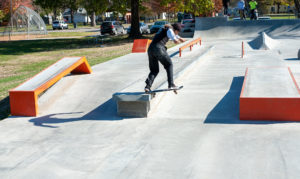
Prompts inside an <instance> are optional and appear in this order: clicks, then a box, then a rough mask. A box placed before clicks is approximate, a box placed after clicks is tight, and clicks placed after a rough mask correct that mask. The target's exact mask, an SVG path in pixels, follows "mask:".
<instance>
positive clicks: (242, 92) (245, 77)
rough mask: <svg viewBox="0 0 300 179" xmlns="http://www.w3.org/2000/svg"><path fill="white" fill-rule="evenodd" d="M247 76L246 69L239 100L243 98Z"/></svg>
mask: <svg viewBox="0 0 300 179" xmlns="http://www.w3.org/2000/svg"><path fill="white" fill-rule="evenodd" d="M247 75H248V68H246V72H245V76H244V83H243V87H242V91H241V95H240V98H242V97H243V94H244V90H245V88H246V80H247Z"/></svg>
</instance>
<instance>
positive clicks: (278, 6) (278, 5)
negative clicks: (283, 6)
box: [277, 3, 280, 14]
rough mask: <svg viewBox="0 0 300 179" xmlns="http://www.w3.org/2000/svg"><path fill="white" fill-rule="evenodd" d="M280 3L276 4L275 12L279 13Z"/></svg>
mask: <svg viewBox="0 0 300 179" xmlns="http://www.w3.org/2000/svg"><path fill="white" fill-rule="evenodd" d="M279 9H280V4H279V3H278V4H277V14H279Z"/></svg>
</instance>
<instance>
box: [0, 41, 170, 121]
mask: <svg viewBox="0 0 300 179" xmlns="http://www.w3.org/2000/svg"><path fill="white" fill-rule="evenodd" d="M110 37H111V39H105V40H104V41H103V45H104V47H100V45H99V44H95V43H94V41H93V38H87V37H84V38H73V39H51V40H49V39H45V40H27V41H10V42H1V43H0V119H3V118H6V117H7V116H8V115H9V99H8V91H9V90H10V89H13V88H15V87H16V86H18V85H19V84H21V83H22V82H24V81H25V80H27V79H29V78H30V77H32V76H34V75H35V74H37V73H38V72H40V71H41V70H43V69H45V68H46V67H48V66H49V65H51V64H53V63H55V62H56V61H58V60H60V59H61V58H63V57H65V56H86V57H87V60H88V62H89V64H90V65H91V66H93V65H96V64H99V63H103V62H105V61H108V60H111V59H114V58H116V57H119V56H123V55H126V54H128V53H130V52H131V48H132V43H133V40H132V39H128V38H127V35H123V36H110ZM145 38H150V39H151V38H153V35H146V36H145ZM171 46H174V44H173V43H170V42H169V43H168V47H171Z"/></svg>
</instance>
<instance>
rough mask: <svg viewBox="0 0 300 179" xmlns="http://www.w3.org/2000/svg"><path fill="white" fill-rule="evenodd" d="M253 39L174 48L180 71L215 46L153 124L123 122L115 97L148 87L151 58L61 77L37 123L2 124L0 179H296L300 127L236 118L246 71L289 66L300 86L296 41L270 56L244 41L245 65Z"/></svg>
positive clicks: (153, 115)
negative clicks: (180, 54)
mask: <svg viewBox="0 0 300 179" xmlns="http://www.w3.org/2000/svg"><path fill="white" fill-rule="evenodd" d="M251 40H253V38H240V39H235V40H226V39H223V40H220V39H214V40H211V39H209V40H205V41H204V42H203V44H205V45H204V46H202V47H196V48H195V49H194V50H193V51H192V52H188V51H186V53H184V56H183V58H179V57H178V54H176V53H175V54H174V52H176V48H177V47H176V48H174V49H171V50H170V51H169V52H170V54H174V56H173V59H174V67H175V69H176V70H175V71H180V70H181V68H183V67H184V66H186V65H187V64H188V63H189V61H192V60H193V59H195V58H197V57H200V55H201V54H203V53H204V52H205V51H206V50H208V49H209V48H210V47H212V46H213V48H212V49H211V51H210V53H209V54H208V55H205V56H202V57H200V60H199V61H198V62H197V63H195V64H194V65H193V68H190V69H189V71H188V72H187V73H184V75H182V76H181V77H179V78H178V79H177V81H176V83H177V84H178V85H184V88H183V89H182V90H181V91H180V92H179V94H178V95H175V94H174V93H172V92H168V93H164V94H163V96H162V97H161V98H160V102H159V103H158V104H157V106H155V107H154V108H153V109H152V110H151V111H150V117H148V118H121V117H118V116H117V115H116V106H115V103H114V101H112V99H111V95H112V94H113V93H114V92H120V91H137V90H141V91H142V90H143V87H144V78H145V77H146V76H147V73H148V70H146V71H145V69H146V67H147V56H146V55H145V54H130V55H128V56H124V57H120V58H118V59H115V60H113V61H110V62H107V63H104V64H101V65H97V66H94V67H93V71H94V74H93V75H90V76H89V75H83V76H68V77H66V78H64V79H62V80H61V81H60V82H59V83H57V84H56V85H55V86H54V87H52V88H51V89H49V90H48V91H47V92H46V93H45V94H44V95H43V96H42V97H41V98H40V101H39V102H40V106H41V109H40V110H41V114H40V116H39V117H37V118H24V117H10V118H8V119H6V120H4V121H1V125H0V178H105V179H106V178H162V179H166V178H170V179H174V178H178V179H182V178H209V179H219V178H228V179H232V178H237V179H240V178H249V179H253V178H270V179H274V178H276V179H277V178H299V177H300V165H299V163H300V150H299V148H300V141H299V140H298V138H299V137H300V130H299V128H300V124H299V123H292V122H265V121H261V122H260V121H240V120H239V96H240V93H241V88H242V85H243V79H244V75H245V71H246V68H247V67H250V68H251V67H258V66H259V67H262V66H268V67H269V66H276V67H278V66H279V67H290V68H291V70H292V72H293V74H294V76H295V79H296V81H297V83H298V84H299V82H300V63H299V62H300V61H299V60H298V59H297V52H298V47H299V45H300V41H299V40H300V39H299V38H295V37H294V38H289V39H282V38H281V39H277V40H278V41H279V42H280V46H279V47H277V48H275V49H272V50H253V49H251V47H250V46H249V45H247V44H246V47H245V51H246V56H245V58H243V59H242V58H241V42H242V41H245V42H248V41H251ZM173 50H174V51H173ZM185 54H186V55H185ZM165 75H166V74H165V72H164V69H163V68H161V72H160V76H159V77H158V79H157V80H158V81H157V82H156V86H159V84H160V83H161V82H164V81H165ZM262 80H263V79H262Z"/></svg>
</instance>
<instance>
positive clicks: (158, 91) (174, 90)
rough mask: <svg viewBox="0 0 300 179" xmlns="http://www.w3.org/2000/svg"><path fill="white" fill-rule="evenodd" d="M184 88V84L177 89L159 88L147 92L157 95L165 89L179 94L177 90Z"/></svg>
mask: <svg viewBox="0 0 300 179" xmlns="http://www.w3.org/2000/svg"><path fill="white" fill-rule="evenodd" d="M182 88H183V86H179V87H178V88H176V89H158V90H153V91H149V92H147V93H146V94H153V95H155V94H156V93H160V92H165V91H173V92H174V93H175V94H177V91H178V90H181V89H182Z"/></svg>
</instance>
